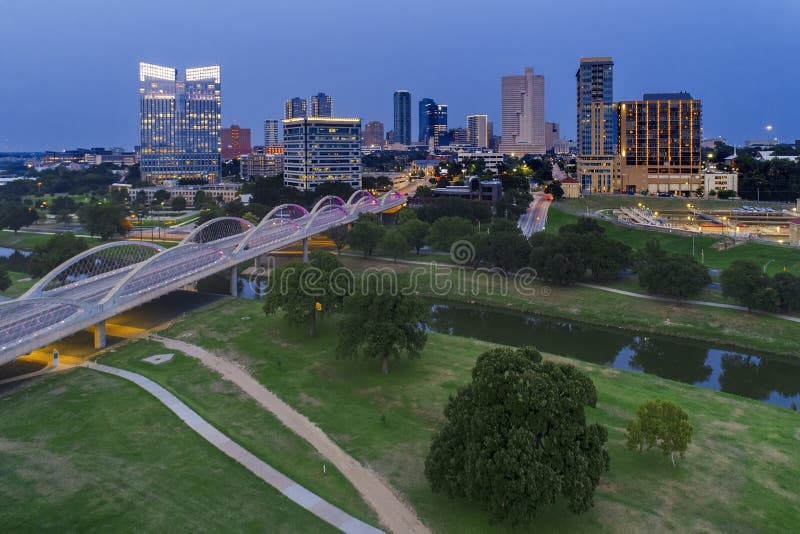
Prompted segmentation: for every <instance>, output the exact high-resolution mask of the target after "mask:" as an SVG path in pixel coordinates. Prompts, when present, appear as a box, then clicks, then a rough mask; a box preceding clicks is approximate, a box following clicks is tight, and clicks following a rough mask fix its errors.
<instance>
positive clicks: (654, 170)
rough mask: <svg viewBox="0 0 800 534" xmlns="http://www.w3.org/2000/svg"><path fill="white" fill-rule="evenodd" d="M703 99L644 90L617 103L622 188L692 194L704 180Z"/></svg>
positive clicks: (618, 175)
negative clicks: (642, 94) (632, 98)
mask: <svg viewBox="0 0 800 534" xmlns="http://www.w3.org/2000/svg"><path fill="white" fill-rule="evenodd" d="M702 119H703V117H702V104H701V102H700V100H696V99H693V98H692V95H690V94H689V93H657V94H645V95H644V97H643V99H642V100H628V101H623V102H619V103H617V120H618V121H619V144H618V146H617V153H618V155H619V156H618V159H619V163H618V166H617V167H616V169H615V173H614V174H615V176H614V178H615V181H617V182H618V183H619V189H620V190H622V191H630V192H641V191H648V192H649V193H651V194H658V193H672V194H675V195H683V196H690V195H692V194H695V193H696V191H697V189H698V188H699V187H700V186H701V185H703V174H702V172H701V171H702V169H701V167H702V156H701V149H700V143H701V141H702Z"/></svg>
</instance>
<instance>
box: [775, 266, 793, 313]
mask: <svg viewBox="0 0 800 534" xmlns="http://www.w3.org/2000/svg"><path fill="white" fill-rule="evenodd" d="M772 287H774V288H775V290H776V291H777V292H778V296H779V297H780V309H781V310H782V311H785V312H793V311H797V310H800V277H797V276H795V275H793V274H791V273H783V272H781V273H778V274H776V275H775V276H774V277H773V278H772Z"/></svg>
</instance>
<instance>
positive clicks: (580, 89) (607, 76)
mask: <svg viewBox="0 0 800 534" xmlns="http://www.w3.org/2000/svg"><path fill="white" fill-rule="evenodd" d="M575 84H576V89H577V104H576V107H577V132H578V158H577V159H578V176H579V178H580V182H581V187H582V189H583V190H584V191H591V192H592V193H610V192H611V191H613V190H616V191H618V190H619V189H620V186H619V184H618V183H614V180H613V167H614V154H615V143H616V139H617V134H616V124H617V122H616V114H615V112H614V104H613V100H614V62H613V61H612V60H611V58H610V57H590V58H581V60H580V64H579V66H578V71H577V72H576V73H575Z"/></svg>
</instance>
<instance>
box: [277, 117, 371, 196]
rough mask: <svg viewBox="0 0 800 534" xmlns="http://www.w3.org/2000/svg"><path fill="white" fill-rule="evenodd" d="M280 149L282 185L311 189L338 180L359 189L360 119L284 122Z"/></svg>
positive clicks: (286, 120)
mask: <svg viewBox="0 0 800 534" xmlns="http://www.w3.org/2000/svg"><path fill="white" fill-rule="evenodd" d="M283 148H284V155H283V172H284V185H287V186H290V187H296V188H298V189H301V190H314V189H316V188H317V186H318V185H319V184H322V183H326V182H331V181H339V182H344V183H347V184H349V185H351V186H353V187H361V119H349V118H333V117H300V118H295V119H284V121H283Z"/></svg>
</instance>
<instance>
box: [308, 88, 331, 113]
mask: <svg viewBox="0 0 800 534" xmlns="http://www.w3.org/2000/svg"><path fill="white" fill-rule="evenodd" d="M308 114H309V116H311V117H333V99H332V98H331V95H326V94H325V93H317V94H315V95H313V96H312V97H311V98H309V99H308Z"/></svg>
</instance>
